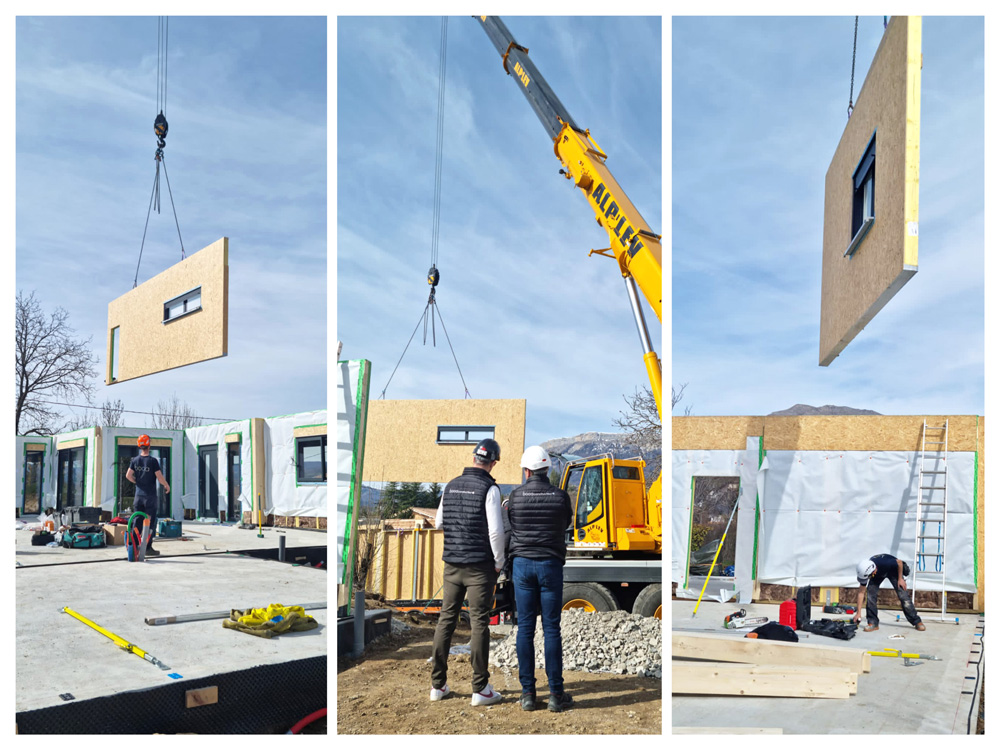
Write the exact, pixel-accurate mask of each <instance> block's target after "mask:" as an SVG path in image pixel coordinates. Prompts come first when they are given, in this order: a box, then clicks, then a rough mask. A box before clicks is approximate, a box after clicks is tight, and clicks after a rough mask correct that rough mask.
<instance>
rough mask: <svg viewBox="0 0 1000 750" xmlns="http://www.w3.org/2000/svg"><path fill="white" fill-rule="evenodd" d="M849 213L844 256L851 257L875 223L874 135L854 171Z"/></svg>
mask: <svg viewBox="0 0 1000 750" xmlns="http://www.w3.org/2000/svg"><path fill="white" fill-rule="evenodd" d="M851 210H852V213H851V244H850V245H848V247H847V251H846V252H845V253H844V255H853V254H854V251H855V250H857V249H858V245H860V244H861V240H863V239H864V238H865V235H866V234H868V230H869V229H871V226H872V224H873V223H874V222H875V134H874V133H872V137H871V140H870V141H868V147H867V148H866V149H865V153H864V156H862V157H861V161H860V162H859V163H858V168H857V169H856V170H854V201H853V203H852V209H851Z"/></svg>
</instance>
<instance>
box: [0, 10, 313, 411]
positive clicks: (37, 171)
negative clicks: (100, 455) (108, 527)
mask: <svg viewBox="0 0 1000 750" xmlns="http://www.w3.org/2000/svg"><path fill="white" fill-rule="evenodd" d="M326 29H327V21H326V18H305V17H302V18H236V17H225V18H212V17H197V18H191V17H172V18H170V20H169V57H168V81H167V110H166V116H167V119H168V121H169V123H170V131H169V133H168V135H167V139H166V140H167V145H166V148H165V149H164V153H165V162H166V166H167V174H168V175H169V178H170V187H171V189H172V191H173V198H174V203H175V204H176V207H177V214H178V219H179V222H180V229H181V234H182V236H183V239H184V247H185V250H186V251H187V254H188V255H190V254H192V253H194V252H196V251H198V250H200V249H201V248H203V247H205V246H207V245H209V244H211V243H212V242H214V241H215V240H217V239H219V238H220V237H222V236H228V237H229V239H230V244H229V263H230V268H229V355H228V356H227V357H224V358H221V359H217V360H213V361H210V362H205V363H199V364H194V365H190V366H188V367H183V368H180V369H177V370H172V371H168V372H165V373H160V374H156V375H151V376H148V377H145V378H139V379H136V380H132V381H127V382H123V383H120V384H116V385H114V386H111V387H108V386H105V385H104V384H103V373H104V369H105V367H106V364H105V342H106V327H107V305H108V302H110V301H111V300H112V299H115V298H117V297H119V296H121V295H122V294H124V293H126V292H128V291H129V290H130V289H131V288H132V282H133V278H134V276H135V271H136V262H137V259H138V254H139V246H140V241H141V239H142V231H143V224H144V222H145V218H146V211H147V208H148V204H149V198H150V190H151V188H152V184H153V175H154V172H155V163H154V161H153V153H154V151H155V149H156V140H155V137H154V136H153V133H152V126H153V118H154V117H155V115H156V113H157V109H156V62H157V20H156V17H154V16H150V17H144V18H110V17H94V18H58V17H21V18H18V19H17V22H16V33H17V68H16V107H17V108H16V128H17V151H16V157H17V169H16V178H17V208H16V212H17V213H16V218H17V240H16V243H17V278H16V284H17V289H18V290H23V291H24V292H25V293H28V292H31V291H32V290H34V291H35V293H36V297H37V298H38V299H39V300H40V302H41V304H42V306H43V308H44V309H45V310H46V311H51V310H52V309H54V308H55V307H56V306H57V305H60V306H62V307H64V308H65V309H66V310H67V311H68V312H69V319H70V324H71V325H72V326H73V327H74V328H75V329H76V331H77V335H78V336H80V337H83V338H86V337H88V336H93V348H94V351H95V354H96V355H97V356H98V357H99V360H100V361H99V364H98V366H97V368H96V369H97V370H98V373H99V374H98V377H97V378H96V379H95V388H96V390H95V395H94V401H95V403H96V404H98V405H99V404H100V403H101V402H103V401H104V400H105V399H106V398H107V399H116V398H120V399H121V400H122V401H123V402H124V404H125V408H126V409H134V410H139V411H150V410H153V409H154V407H155V406H156V404H157V402H158V400H160V399H161V398H165V397H169V396H171V395H173V394H176V395H177V397H178V398H179V399H180V400H182V401H184V402H186V403H187V404H188V405H190V406H191V408H192V410H193V411H194V412H195V413H196V414H199V415H203V416H208V417H222V418H236V419H241V418H246V417H251V416H261V417H263V416H274V415H279V414H287V413H293V412H299V411H306V410H311V409H315V408H321V407H325V406H326V373H327V366H326V354H327V348H326V343H327V341H326V338H327V324H326V314H327V273H326V270H327V218H326V217H327V161H326V158H327V157H326V153H327V122H326V120H327V114H326V113H327V33H326ZM161 191H162V195H161V207H162V213H160V214H159V215H157V214H156V213H155V212H154V213H153V214H152V216H151V217H150V221H149V230H148V233H147V237H146V243H145V249H144V250H143V254H142V263H141V266H140V270H139V282H140V283H142V282H143V281H144V280H147V279H149V278H151V277H152V276H154V275H156V274H157V273H159V272H161V271H163V270H165V269H167V268H168V267H170V266H171V265H173V264H175V263H177V262H178V261H179V260H180V244H179V241H178V238H177V230H176V228H175V225H174V218H173V214H172V212H171V208H170V199H169V196H168V194H167V188H166V182H165V181H163V180H162V178H161ZM11 307H13V305H12V306H11ZM12 317H13V316H12ZM59 400H65V399H59ZM76 400H79V399H76ZM78 412H79V410H78ZM79 413H83V412H79ZM134 420H137V421H134ZM126 424H129V425H137V426H144V425H146V424H147V423H146V422H145V421H144V418H143V417H142V416H141V415H126Z"/></svg>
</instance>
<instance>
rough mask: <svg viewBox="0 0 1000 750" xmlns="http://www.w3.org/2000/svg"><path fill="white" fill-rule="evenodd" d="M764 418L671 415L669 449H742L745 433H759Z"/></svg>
mask: <svg viewBox="0 0 1000 750" xmlns="http://www.w3.org/2000/svg"><path fill="white" fill-rule="evenodd" d="M763 429H764V417H673V418H672V419H671V438H670V439H671V444H672V447H673V450H675V451H682V450H744V449H745V448H746V447H747V436H750V435H761V434H762V431H763Z"/></svg>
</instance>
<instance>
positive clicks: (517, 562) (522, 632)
mask: <svg viewBox="0 0 1000 750" xmlns="http://www.w3.org/2000/svg"><path fill="white" fill-rule="evenodd" d="M513 580H514V600H515V602H516V603H517V641H516V644H515V645H516V647H517V671H518V678H519V679H520V680H521V691H522V692H524V693H531V694H534V692H535V622H536V620H537V618H538V615H539V614H541V615H542V632H543V634H544V638H545V674H546V676H547V677H548V678H549V692H550V693H555V694H559V693H562V692H563V677H562V632H561V631H560V629H559V625H560V618H561V617H562V589H563V563H562V560H557V559H555V558H549V559H546V560H532V559H530V558H527V557H515V558H514V564H513Z"/></svg>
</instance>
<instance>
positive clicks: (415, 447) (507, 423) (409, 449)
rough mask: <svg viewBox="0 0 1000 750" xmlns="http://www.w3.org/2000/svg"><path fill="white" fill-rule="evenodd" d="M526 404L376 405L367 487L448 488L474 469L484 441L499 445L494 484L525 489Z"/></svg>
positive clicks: (368, 450) (464, 401)
mask: <svg viewBox="0 0 1000 750" xmlns="http://www.w3.org/2000/svg"><path fill="white" fill-rule="evenodd" d="M526 410H527V402H526V401H525V400H524V399H447V400H420V401H384V400H376V401H372V402H371V404H370V406H369V414H368V439H367V441H366V446H365V466H364V469H365V471H364V479H365V481H366V482H439V483H442V484H443V483H445V482H449V481H451V480H452V479H454V478H455V477H457V476H458V475H459V474H461V473H462V470H463V469H464V468H465V467H467V466H471V465H472V451H473V449H474V448H475V446H476V443H477V442H479V440H480V439H481V438H483V437H492V438H493V439H494V440H496V441H497V442H498V443H499V444H500V462H499V463H498V464H497V465H496V466H495V467H494V469H493V472H492V473H493V478H494V479H495V480H496V481H497V482H499V483H500V484H520V483H521V468H520V463H521V454H522V453H523V452H524V424H525V414H526Z"/></svg>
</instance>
